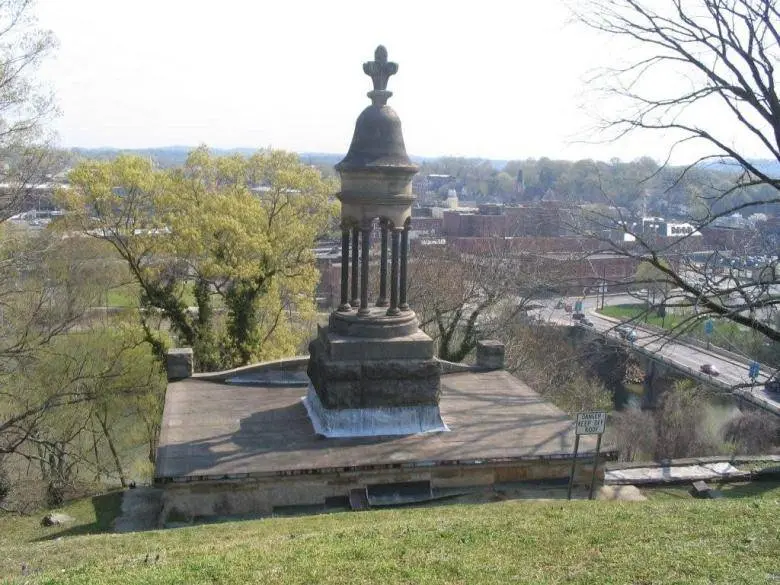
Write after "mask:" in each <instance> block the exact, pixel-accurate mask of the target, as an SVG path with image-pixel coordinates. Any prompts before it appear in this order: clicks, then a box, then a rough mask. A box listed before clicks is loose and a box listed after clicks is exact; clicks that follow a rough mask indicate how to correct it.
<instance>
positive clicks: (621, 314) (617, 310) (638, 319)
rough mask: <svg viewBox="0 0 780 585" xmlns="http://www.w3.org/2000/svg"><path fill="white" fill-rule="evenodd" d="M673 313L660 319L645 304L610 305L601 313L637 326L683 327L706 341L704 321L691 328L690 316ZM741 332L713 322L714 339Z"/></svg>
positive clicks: (737, 326) (728, 325)
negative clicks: (646, 324)
mask: <svg viewBox="0 0 780 585" xmlns="http://www.w3.org/2000/svg"><path fill="white" fill-rule="evenodd" d="M673 311H674V309H670V310H669V312H667V314H666V318H663V319H662V318H661V317H659V316H658V315H657V314H656V312H655V311H651V312H648V310H647V307H646V306H645V305H644V304H632V305H609V306H606V307H604V308H603V309H601V310H600V311H599V312H600V313H601V314H602V315H606V316H607V317H613V318H615V319H622V320H624V321H633V322H634V323H636V324H637V325H641V324H643V323H648V324H650V325H655V326H656V327H663V328H665V329H674V328H676V327H679V326H681V325H682V326H683V327H684V328H685V331H686V333H688V334H689V335H693V336H695V337H699V338H702V339H706V335H705V333H704V322H703V321H702V322H700V323H697V324H696V325H695V326H693V327H691V325H693V324H692V323H691V321H690V315H679V314H676V313H674V312H673ZM740 332H741V330H740V329H739V325H737V324H736V323H732V322H729V321H714V322H713V339H714V338H717V337H729V336H733V335H735V334H739V333H740Z"/></svg>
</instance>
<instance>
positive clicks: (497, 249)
mask: <svg viewBox="0 0 780 585" xmlns="http://www.w3.org/2000/svg"><path fill="white" fill-rule="evenodd" d="M484 244H485V248H484V250H482V252H481V253H470V254H465V253H460V252H458V251H455V250H452V249H448V248H438V249H436V248H430V249H426V248H424V247H420V248H417V249H416V250H415V252H414V254H413V257H412V261H411V264H410V268H409V273H410V277H409V303H410V305H411V306H412V307H413V308H414V310H415V311H416V312H417V314H418V317H419V319H420V326H421V327H422V328H423V329H424V330H425V331H426V332H428V334H429V335H431V337H433V338H434V340H435V341H436V343H437V346H438V355H439V357H440V358H441V359H443V360H448V361H454V362H459V361H462V360H463V359H465V358H466V357H467V356H468V355H469V353H471V352H472V351H473V350H474V348H475V347H476V344H477V341H478V340H479V339H484V338H489V337H493V336H495V335H497V334H498V333H499V332H500V331H501V330H502V329H503V328H505V327H506V325H507V323H510V322H512V321H513V320H514V319H515V318H516V317H517V316H519V315H520V314H522V313H524V312H525V311H527V310H528V309H529V308H531V303H532V301H533V300H534V299H538V298H539V297H540V295H542V294H543V293H545V292H547V291H549V290H550V289H551V288H553V287H555V286H558V285H559V284H560V282H561V281H562V279H563V277H564V274H565V268H564V267H563V266H561V265H558V263H554V264H556V266H555V267H554V268H551V264H550V263H549V262H548V261H546V260H545V258H543V257H542V256H539V255H534V254H528V253H524V252H518V251H515V250H512V248H511V247H510V241H509V240H506V239H504V238H494V239H491V240H489V241H488V240H485V242H484Z"/></svg>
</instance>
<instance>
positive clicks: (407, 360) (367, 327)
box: [306, 309, 446, 437]
mask: <svg viewBox="0 0 780 585" xmlns="http://www.w3.org/2000/svg"><path fill="white" fill-rule="evenodd" d="M374 312H376V313H377V314H376V315H372V316H371V317H370V318H361V317H358V316H356V315H355V314H354V313H353V315H344V314H339V313H334V314H332V315H331V318H330V324H329V326H328V327H327V328H320V329H319V334H318V336H317V338H316V339H315V340H314V341H312V342H311V343H310V344H309V353H310V358H309V367H308V374H309V379H310V380H311V388H310V391H309V394H308V396H307V397H306V407H307V409H308V410H309V415H310V417H311V418H312V423H313V424H314V426H315V430H316V431H317V432H318V433H320V434H323V435H325V436H329V437H335V436H340V437H343V436H374V435H398V434H410V433H419V432H430V431H442V430H446V427H445V426H444V423H443V422H442V421H441V417H440V415H439V393H440V381H439V378H440V373H441V372H440V366H439V363H438V362H437V361H436V360H435V359H434V347H433V340H432V339H431V338H430V337H428V335H426V334H425V333H424V332H422V331H420V330H419V329H418V328H417V319H416V317H415V316H414V313H412V312H411V311H407V312H406V313H404V315H402V316H400V317H385V315H384V310H382V309H375V310H374ZM346 333H348V335H347V334H346ZM393 333H400V334H398V335H393ZM356 334H369V335H374V334H375V335H376V336H372V337H360V336H358V335H356ZM380 334H381V335H382V336H381V337H380V336H379V335H380Z"/></svg>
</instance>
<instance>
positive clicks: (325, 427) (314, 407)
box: [303, 385, 449, 438]
mask: <svg viewBox="0 0 780 585" xmlns="http://www.w3.org/2000/svg"><path fill="white" fill-rule="evenodd" d="M303 404H304V406H305V407H306V412H307V413H308V414H309V419H310V420H311V424H312V426H313V427H314V432H315V433H316V434H318V435H321V436H323V437H327V438H336V437H381V436H389V435H415V434H418V433H434V432H443V431H448V430H449V429H448V428H447V425H445V424H444V421H443V420H442V418H441V413H440V411H439V405H438V404H436V405H424V406H392V407H378V408H340V409H329V408H325V406H324V405H323V404H322V401H321V400H320V397H319V396H317V391H316V390H315V389H314V386H311V385H309V390H308V392H307V394H306V396H305V397H304V398H303Z"/></svg>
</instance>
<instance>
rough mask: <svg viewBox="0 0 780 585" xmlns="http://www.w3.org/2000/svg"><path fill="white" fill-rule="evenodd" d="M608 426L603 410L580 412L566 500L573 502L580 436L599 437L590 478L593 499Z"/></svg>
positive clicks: (590, 496) (575, 430)
mask: <svg viewBox="0 0 780 585" xmlns="http://www.w3.org/2000/svg"><path fill="white" fill-rule="evenodd" d="M606 425H607V413H606V412H604V411H601V410H596V411H591V412H578V413H577V419H576V423H575V428H574V432H575V435H576V436H575V437H574V456H573V457H572V460H571V473H570V474H569V490H568V492H567V493H566V498H567V499H569V500H571V488H572V486H574V471H575V466H576V464H577V451H579V448H580V435H598V436H599V437H598V439H597V440H596V455H595V456H594V458H593V475H591V478H590V492H589V494H588V499H589V500H592V499H593V486H594V485H595V483H596V469H597V468H598V465H599V452H600V451H601V435H602V434H604V427H605V426H606Z"/></svg>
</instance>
